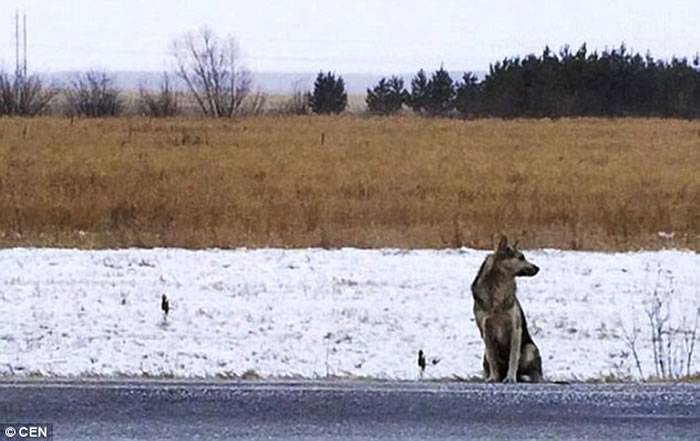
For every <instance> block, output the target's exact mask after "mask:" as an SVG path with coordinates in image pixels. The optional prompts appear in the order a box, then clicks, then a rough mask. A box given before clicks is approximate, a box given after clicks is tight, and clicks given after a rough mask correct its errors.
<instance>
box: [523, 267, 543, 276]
mask: <svg viewBox="0 0 700 441" xmlns="http://www.w3.org/2000/svg"><path fill="white" fill-rule="evenodd" d="M539 272H540V267H538V266H537V265H529V266H526V267H525V268H523V269H522V270H520V272H519V273H518V274H517V275H518V276H534V275H535V274H537V273H539Z"/></svg>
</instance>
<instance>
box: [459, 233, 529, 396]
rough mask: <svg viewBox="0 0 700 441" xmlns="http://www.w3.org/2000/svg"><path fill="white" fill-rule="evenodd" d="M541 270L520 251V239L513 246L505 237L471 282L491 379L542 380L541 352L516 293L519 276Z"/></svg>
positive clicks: (487, 375) (505, 380) (487, 378)
mask: <svg viewBox="0 0 700 441" xmlns="http://www.w3.org/2000/svg"><path fill="white" fill-rule="evenodd" d="M539 270H540V269H539V268H538V267H537V265H534V264H532V263H530V262H528V261H527V259H525V256H524V255H523V253H521V252H520V251H519V250H518V242H517V241H516V242H515V243H514V244H513V245H512V246H510V245H508V239H507V238H506V237H505V236H502V237H501V239H500V241H499V242H498V245H497V246H496V248H495V250H494V252H493V253H491V254H489V255H488V256H486V259H485V260H484V262H483V263H482V265H481V268H479V272H478V274H477V275H476V278H475V279H474V282H473V283H472V285H471V291H472V295H473V297H474V319H475V320H476V324H477V326H478V327H479V332H480V334H481V338H482V339H483V340H484V345H485V351H484V361H483V368H484V376H485V377H486V381H487V382H490V383H492V382H497V381H502V382H504V383H515V382H517V381H530V382H539V381H541V380H542V358H541V357H540V351H539V349H538V348H537V345H535V342H534V341H533V340H532V337H531V336H530V333H529V332H528V330H527V321H526V320H525V313H524V312H523V308H522V307H521V306H520V302H519V301H518V298H517V297H516V296H515V291H516V287H515V278H516V277H519V276H524V277H532V276H534V275H536V274H537V273H538V272H539Z"/></svg>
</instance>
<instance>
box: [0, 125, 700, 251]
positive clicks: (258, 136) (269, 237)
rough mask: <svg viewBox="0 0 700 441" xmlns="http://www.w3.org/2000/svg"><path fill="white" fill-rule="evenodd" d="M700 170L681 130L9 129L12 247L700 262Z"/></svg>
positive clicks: (1, 182) (3, 173) (3, 224)
mask: <svg viewBox="0 0 700 441" xmlns="http://www.w3.org/2000/svg"><path fill="white" fill-rule="evenodd" d="M699 169H700V123H698V122H687V121H680V120H660V119H614V120H613V119H610V120H606V119H573V120H558V121H550V120H514V121H502V120H476V121H469V122H464V121H459V120H432V119H420V118H415V117H396V118H389V119H386V118H370V119H364V118H359V117H342V116H341V117H310V116H301V117H289V116H288V117H271V116H268V117H254V118H247V119H240V120H204V119H194V118H188V119H165V120H150V119H146V118H122V119H110V120H74V121H70V120H67V119H35V120H25V119H0V244H2V245H4V246H11V245H37V246H44V245H51V246H78V247H124V246H185V247H212V246H217V247H234V246H251V247H260V246H290V247H301V246H361V247H379V246H396V247H456V246H477V247H487V246H491V240H492V236H493V234H494V233H496V232H506V233H509V234H511V235H514V236H518V237H519V238H520V239H521V243H523V244H525V245H527V246H529V247H535V246H537V247H559V248H570V249H635V248H660V247H665V246H682V247H689V248H692V249H696V250H697V249H700V202H699V201H700V172H698V170H699ZM659 232H664V233H669V234H662V235H659V234H658V233H659ZM670 234H672V237H670Z"/></svg>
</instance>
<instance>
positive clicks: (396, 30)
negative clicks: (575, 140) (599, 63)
mask: <svg viewBox="0 0 700 441" xmlns="http://www.w3.org/2000/svg"><path fill="white" fill-rule="evenodd" d="M438 5H439V6H438ZM16 9H20V10H24V11H26V13H27V20H28V30H29V65H30V70H40V71H59V70H77V69H87V68H100V69H108V70H162V69H163V68H165V67H167V63H168V61H169V56H168V48H169V47H170V43H171V41H172V40H173V38H175V37H177V36H178V35H181V34H182V33H184V32H186V31H188V30H196V29H198V28H200V27H201V26H203V25H208V26H210V27H211V28H213V29H214V30H215V31H216V32H217V33H219V34H221V35H227V34H231V35H234V36H235V37H236V38H237V39H238V42H239V44H240V46H241V49H242V50H243V53H244V55H245V57H246V64H247V65H248V66H249V67H250V68H252V69H253V70H257V71H290V72H302V71H304V72H316V71H318V70H319V69H323V70H337V71H339V72H345V73H351V72H353V73H354V72H357V73H378V74H386V73H392V72H397V73H398V72H413V71H415V70H417V69H418V68H420V67H425V68H428V69H432V68H434V67H438V66H439V65H440V63H444V65H445V67H446V68H447V69H449V70H452V71H461V70H477V71H478V70H486V69H488V65H489V63H490V62H492V61H494V60H497V59H501V58H503V57H505V56H511V55H517V54H527V53H532V52H540V51H541V49H542V48H543V47H544V45H546V44H549V45H550V46H551V47H552V48H556V49H558V48H559V47H561V46H562V45H563V44H565V43H570V44H571V45H572V46H573V47H578V46H579V45H580V43H582V42H584V41H585V42H588V46H589V48H598V49H603V48H605V47H609V46H613V45H614V46H617V45H619V44H620V43H621V42H625V43H626V44H627V46H628V47H630V48H632V49H634V50H637V51H640V52H646V51H647V50H650V51H651V52H652V55H654V56H656V57H661V58H667V57H670V56H672V55H687V56H692V55H694V54H695V53H696V52H698V50H700V1H698V0H695V1H691V0H687V1H686V0H668V1H658V0H654V1H652V0H636V1H633V0H625V1H616V0H586V1H543V0H527V1H526V0H519V1H516V0H513V1H497V0H490V1H481V0H463V1H456V0H440V1H425V0H423V1H406V0H404V1H401V0H376V1H369V0H335V1H331V0H327V1H316V0H294V1H271V0H248V1H233V0H227V1H224V0H0V66H3V67H4V68H5V69H8V68H12V67H13V66H14V13H15V10H16Z"/></svg>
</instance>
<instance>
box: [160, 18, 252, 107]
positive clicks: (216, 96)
mask: <svg viewBox="0 0 700 441" xmlns="http://www.w3.org/2000/svg"><path fill="white" fill-rule="evenodd" d="M173 55H174V57H175V62H176V69H177V75H178V76H179V77H180V78H182V80H183V81H184V82H185V84H187V87H188V89H189V91H190V93H191V94H192V96H193V97H194V100H195V101H196V103H197V105H198V106H199V107H200V109H201V110H202V112H203V113H204V115H206V116H210V117H230V116H232V115H234V114H235V113H237V112H238V111H239V110H240V108H241V105H242V103H243V101H244V100H245V98H246V97H247V96H248V95H249V94H250V91H251V85H252V74H251V73H250V71H249V70H248V69H246V68H245V67H244V66H243V65H242V64H241V60H240V57H239V50H238V45H237V44H236V41H235V39H234V38H233V37H227V38H219V37H218V36H217V35H216V34H215V33H214V32H213V31H212V30H211V29H209V28H203V29H202V30H201V31H199V32H198V33H196V34H193V33H189V34H186V35H185V36H184V37H182V38H180V39H178V40H176V41H175V42H174V43H173Z"/></svg>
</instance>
